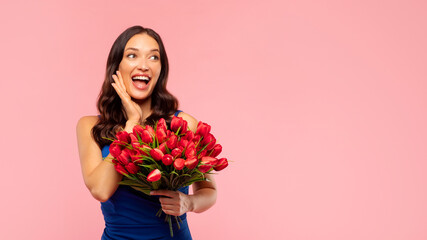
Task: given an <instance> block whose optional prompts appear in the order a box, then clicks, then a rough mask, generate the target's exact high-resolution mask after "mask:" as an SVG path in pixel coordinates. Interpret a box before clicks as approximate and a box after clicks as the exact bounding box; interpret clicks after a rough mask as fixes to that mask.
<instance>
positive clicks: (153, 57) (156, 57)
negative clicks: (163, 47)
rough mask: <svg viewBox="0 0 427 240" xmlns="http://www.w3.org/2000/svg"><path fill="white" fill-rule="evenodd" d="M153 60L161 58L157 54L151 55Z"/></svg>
mask: <svg viewBox="0 0 427 240" xmlns="http://www.w3.org/2000/svg"><path fill="white" fill-rule="evenodd" d="M150 59H151V60H159V57H158V56H157V55H153V56H151V57H150Z"/></svg>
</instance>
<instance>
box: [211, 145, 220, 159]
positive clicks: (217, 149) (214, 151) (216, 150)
mask: <svg viewBox="0 0 427 240" xmlns="http://www.w3.org/2000/svg"><path fill="white" fill-rule="evenodd" d="M221 152H222V146H221V144H215V146H214V147H213V149H212V150H211V151H210V152H209V156H211V157H216V156H218V155H219V154H220V153H221Z"/></svg>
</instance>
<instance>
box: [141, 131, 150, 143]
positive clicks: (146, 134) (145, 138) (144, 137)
mask: <svg viewBox="0 0 427 240" xmlns="http://www.w3.org/2000/svg"><path fill="white" fill-rule="evenodd" d="M140 137H141V140H142V141H143V142H144V143H152V142H153V137H152V135H151V133H150V131H148V130H143V131H142V132H141V135H140Z"/></svg>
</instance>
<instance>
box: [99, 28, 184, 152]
mask: <svg viewBox="0 0 427 240" xmlns="http://www.w3.org/2000/svg"><path fill="white" fill-rule="evenodd" d="M143 33H146V34H148V35H149V36H151V37H152V38H154V39H155V40H156V42H157V43H158V44H159V51H160V63H161V71H160V75H159V79H158V81H157V84H156V86H155V87H154V90H153V93H152V94H151V110H152V114H151V115H150V116H149V117H148V118H147V119H146V120H145V121H144V122H143V123H142V124H143V125H151V126H153V125H154V123H155V121H157V120H159V119H160V118H164V119H165V120H166V122H167V123H168V124H170V121H171V118H170V116H171V115H173V114H174V113H175V112H176V110H177V109H178V99H177V98H176V97H174V96H173V95H172V94H171V93H169V92H168V90H166V84H167V79H168V73H169V63H168V57H167V55H166V50H165V47H164V45H163V42H162V39H161V38H160V36H159V35H158V34H157V33H156V32H155V31H154V30H152V29H150V28H144V27H141V26H133V27H130V28H128V29H126V30H125V31H124V32H123V33H122V34H120V36H119V37H118V38H117V39H116V41H115V42H114V44H113V46H112V47H111V50H110V53H109V54H108V60H107V68H106V72H105V79H104V83H103V84H102V88H101V92H100V93H99V96H98V101H97V108H98V111H99V113H100V115H101V117H100V119H99V121H98V123H97V124H96V125H95V126H94V127H93V128H92V135H93V137H94V139H95V141H96V143H97V144H98V146H99V147H100V148H102V147H103V146H105V145H108V144H110V143H111V141H109V140H107V139H104V138H103V137H108V138H114V137H115V133H116V131H117V130H119V129H120V127H124V126H125V125H126V121H127V116H126V111H125V109H124V108H123V107H122V102H121V99H120V97H119V95H118V94H117V93H116V91H115V90H114V88H113V87H112V86H111V83H113V82H114V80H113V78H112V75H113V74H115V72H116V71H117V70H118V69H119V64H120V62H121V61H122V58H123V52H124V49H125V46H126V44H127V42H128V41H129V39H130V38H132V37H133V36H134V35H136V34H143Z"/></svg>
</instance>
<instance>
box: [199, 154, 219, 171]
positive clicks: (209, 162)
mask: <svg viewBox="0 0 427 240" xmlns="http://www.w3.org/2000/svg"><path fill="white" fill-rule="evenodd" d="M201 162H202V165H200V166H199V171H200V172H202V173H205V172H208V171H210V170H211V169H212V167H213V166H215V165H216V163H217V162H218V159H216V158H213V157H203V158H202V160H201Z"/></svg>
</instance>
